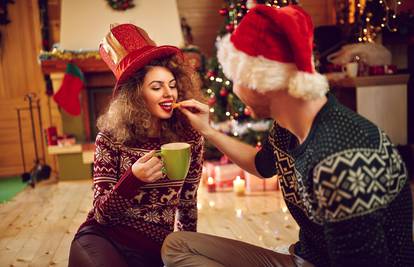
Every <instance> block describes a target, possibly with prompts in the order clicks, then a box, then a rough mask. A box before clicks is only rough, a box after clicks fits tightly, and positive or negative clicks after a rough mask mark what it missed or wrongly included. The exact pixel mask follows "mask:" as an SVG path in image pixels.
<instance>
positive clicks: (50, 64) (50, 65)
mask: <svg viewBox="0 0 414 267" xmlns="http://www.w3.org/2000/svg"><path fill="white" fill-rule="evenodd" d="M69 62H72V63H74V64H75V65H76V66H78V67H79V68H80V69H81V70H82V72H84V73H91V72H92V73H96V72H110V70H109V68H108V67H107V66H106V64H105V62H103V61H102V60H101V59H94V58H88V59H72V60H63V59H48V60H42V61H41V67H42V72H43V74H52V73H56V72H65V70H66V64H68V63H69Z"/></svg>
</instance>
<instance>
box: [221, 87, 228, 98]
mask: <svg viewBox="0 0 414 267" xmlns="http://www.w3.org/2000/svg"><path fill="white" fill-rule="evenodd" d="M228 94H229V92H228V91H227V90H226V88H224V87H223V88H221V90H220V95H221V96H223V97H224V96H227V95H228Z"/></svg>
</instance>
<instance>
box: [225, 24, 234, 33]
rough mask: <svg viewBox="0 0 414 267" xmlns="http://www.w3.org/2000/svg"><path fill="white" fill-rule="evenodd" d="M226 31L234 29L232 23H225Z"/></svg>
mask: <svg viewBox="0 0 414 267" xmlns="http://www.w3.org/2000/svg"><path fill="white" fill-rule="evenodd" d="M226 31H228V32H233V31H234V24H233V23H230V24H227V25H226Z"/></svg>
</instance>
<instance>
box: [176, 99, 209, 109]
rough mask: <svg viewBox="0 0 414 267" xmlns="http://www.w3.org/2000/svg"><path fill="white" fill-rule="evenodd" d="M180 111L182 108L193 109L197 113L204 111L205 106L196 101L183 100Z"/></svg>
mask: <svg viewBox="0 0 414 267" xmlns="http://www.w3.org/2000/svg"><path fill="white" fill-rule="evenodd" d="M179 108H180V110H183V109H184V108H193V109H196V110H198V111H205V110H206V105H204V104H203V103H200V102H198V101H197V100H194V99H190V100H184V101H182V102H180V107H179Z"/></svg>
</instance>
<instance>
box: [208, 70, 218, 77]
mask: <svg viewBox="0 0 414 267" xmlns="http://www.w3.org/2000/svg"><path fill="white" fill-rule="evenodd" d="M214 76H216V73H215V72H214V71H212V70H209V71H207V78H211V77H214Z"/></svg>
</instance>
